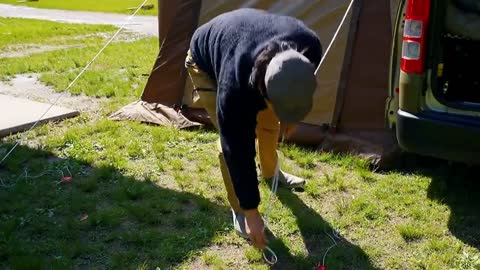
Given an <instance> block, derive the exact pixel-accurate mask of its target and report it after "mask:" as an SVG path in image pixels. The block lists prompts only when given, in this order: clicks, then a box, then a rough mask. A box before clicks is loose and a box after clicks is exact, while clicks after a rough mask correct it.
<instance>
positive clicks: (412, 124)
mask: <svg viewBox="0 0 480 270" xmlns="http://www.w3.org/2000/svg"><path fill="white" fill-rule="evenodd" d="M397 140H398V143H399V145H400V147H401V148H403V149H404V150H406V151H408V152H413V153H417V154H420V155H425V156H431V157H436V158H441V159H446V160H451V161H457V162H465V163H470V164H480V119H474V118H471V117H461V116H453V115H451V114H443V113H433V112H422V113H419V114H411V113H408V112H405V111H402V110H399V111H398V112H397Z"/></svg>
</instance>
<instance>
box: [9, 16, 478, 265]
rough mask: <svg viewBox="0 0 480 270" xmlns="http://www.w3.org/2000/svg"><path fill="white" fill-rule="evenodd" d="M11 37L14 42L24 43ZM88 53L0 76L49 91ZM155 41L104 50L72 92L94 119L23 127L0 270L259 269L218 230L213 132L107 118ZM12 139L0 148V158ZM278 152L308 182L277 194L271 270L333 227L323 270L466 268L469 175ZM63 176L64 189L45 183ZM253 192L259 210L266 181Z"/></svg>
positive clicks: (473, 239)
mask: <svg viewBox="0 0 480 270" xmlns="http://www.w3.org/2000/svg"><path fill="white" fill-rule="evenodd" d="M29 23H33V24H37V23H38V24H42V23H43V22H29ZM69 27H73V28H75V29H73V28H72V30H71V31H74V32H75V31H80V30H79V29H82V28H83V27H85V26H81V25H78V26H69ZM22 29H24V31H28V30H27V29H25V28H22ZM22 29H16V30H15V31H16V32H19V33H18V35H20V36H22V35H24V36H27V34H26V33H23V34H21V33H20V32H22ZM88 31H90V30H88ZM88 31H87V32H88ZM93 31H97V30H93ZM98 31H109V29H105V30H100V29H99V30H98ZM84 34H86V33H82V34H79V35H84ZM45 35H46V36H48V34H46V33H45ZM45 40H48V38H42V39H37V37H36V36H31V38H24V39H22V41H21V42H22V43H36V42H42V43H43V42H45ZM11 42H12V43H15V41H13V40H12V41H11ZM102 42H103V41H102V40H89V41H88V42H86V43H85V44H86V47H84V48H71V49H64V50H57V51H51V52H45V53H39V54H34V55H31V56H28V57H17V58H0V78H2V79H3V80H9V79H11V78H12V77H13V76H15V74H22V73H40V74H41V76H40V80H41V81H42V82H44V83H46V84H49V85H51V86H52V87H54V88H55V89H56V90H58V91H61V90H62V89H64V87H65V86H66V85H67V84H68V82H69V81H70V80H71V79H73V77H74V76H75V75H76V74H77V72H78V71H79V69H81V68H82V67H83V65H84V64H85V63H86V62H87V61H88V60H90V58H91V57H93V55H94V54H95V53H96V51H97V50H98V49H99V48H100V47H101V43H102ZM156 42H157V41H156V40H154V39H141V40H136V41H129V42H119V43H115V44H113V45H112V46H111V47H109V48H108V49H107V50H106V51H105V54H103V55H102V56H101V57H100V58H99V59H98V62H96V63H95V64H94V65H93V66H92V67H91V70H90V71H89V72H87V73H86V74H85V75H84V77H82V78H81V79H80V80H79V81H78V84H77V86H75V87H73V88H72V92H73V93H84V94H86V95H88V96H91V97H92V98H95V97H97V96H98V97H108V98H109V102H108V103H107V104H106V105H105V106H104V107H103V109H102V111H101V112H100V113H99V114H93V113H89V112H85V113H83V114H82V115H81V116H79V117H77V118H75V119H69V120H66V121H62V122H58V123H49V124H47V125H43V126H40V127H38V128H36V129H34V131H33V132H32V133H30V134H29V135H28V140H27V141H25V142H24V144H22V146H20V147H19V148H18V149H17V150H16V151H15V152H14V154H13V155H12V156H11V157H10V158H9V159H8V160H7V161H6V162H5V163H4V164H2V165H0V179H1V181H0V202H1V203H0V269H41V268H46V269H157V267H158V269H231V268H236V269H269V267H268V265H266V264H265V263H264V262H263V260H262V257H261V254H260V253H259V252H258V251H256V250H254V249H253V248H251V247H250V246H249V245H248V244H247V243H246V242H245V241H244V240H242V239H241V238H239V237H238V236H237V235H236V234H235V233H234V232H233V231H232V224H231V222H230V215H229V208H228V203H227V198H226V195H225V193H224V188H223V181H222V179H221V175H220V172H219V168H218V166H217V158H216V151H215V141H216V139H217V138H218V136H217V134H216V133H214V132H212V131H210V130H207V129H199V130H190V131H178V130H174V129H170V128H167V127H158V126H152V125H145V124H140V123H133V122H114V121H110V120H108V119H107V115H108V114H109V113H111V112H113V111H115V110H116V109H118V108H120V106H121V105H124V104H126V103H128V102H130V101H134V100H136V99H137V98H138V96H139V94H140V93H141V91H142V89H143V85H144V84H145V80H146V77H145V76H142V74H144V73H148V72H149V71H150V68H151V66H152V64H153V61H154V59H155V56H156V53H157V51H156V50H157V49H158V44H157V43H156ZM10 45H12V46H13V45H14V44H9V46H10ZM16 45H18V44H16ZM19 136H20V135H13V136H10V137H7V138H5V139H3V140H2V141H1V144H0V156H1V157H3V155H4V154H5V153H6V151H8V149H9V148H10V147H11V145H12V144H13V143H14V142H15V140H16V139H17V138H18V137H19ZM281 151H282V153H283V155H284V157H285V158H284V164H283V165H284V166H283V167H284V169H285V170H287V171H289V172H293V173H295V174H298V175H301V176H303V177H306V178H307V179H308V184H307V186H306V187H305V190H304V191H303V192H298V191H290V190H286V189H283V188H279V191H278V198H277V199H276V200H275V202H274V210H273V212H272V213H271V216H270V230H271V231H272V232H273V233H274V236H270V241H271V242H270V244H271V247H272V248H273V249H274V250H275V251H276V252H277V254H278V256H279V264H278V265H277V266H276V267H274V269H312V268H313V266H314V265H315V264H316V263H317V262H319V261H321V260H322V257H323V255H324V254H325V251H326V250H327V248H328V247H329V246H331V244H332V240H331V239H330V238H329V236H328V235H327V234H330V235H331V234H332V232H333V231H334V230H336V231H338V232H339V233H340V236H339V238H338V239H337V242H338V246H336V247H335V248H333V249H331V252H330V253H329V255H328V257H327V259H326V263H327V265H328V269H480V259H479V256H480V251H479V249H480V229H479V228H480V196H478V193H479V190H480V183H479V182H478V181H477V178H478V173H477V172H476V171H475V170H472V169H468V168H464V167H462V166H447V164H445V163H443V162H437V163H435V165H429V166H419V165H417V166H412V167H413V168H411V170H409V171H407V170H399V171H396V172H385V173H375V172H372V171H370V170H369V169H368V164H367V162H365V161H363V160H361V159H358V158H354V157H350V156H337V155H332V154H328V153H318V152H313V151H311V150H309V149H304V148H301V147H298V146H294V145H284V146H282V148H281ZM67 167H68V168H69V171H70V172H71V173H72V175H73V180H72V181H71V182H64V183H59V180H60V178H61V174H62V172H63V173H64V174H68V172H67V169H66V168H67ZM260 189H261V195H262V200H263V201H262V204H261V210H262V211H263V212H264V211H265V210H266V208H267V206H268V202H267V200H268V196H269V185H268V183H266V182H265V181H261V182H260Z"/></svg>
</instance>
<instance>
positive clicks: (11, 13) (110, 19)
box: [0, 0, 158, 36]
mask: <svg viewBox="0 0 480 270" xmlns="http://www.w3.org/2000/svg"><path fill="white" fill-rule="evenodd" d="M66 1H68V0H66ZM0 17H15V18H28V19H41V20H49V21H57V22H69V23H86V24H110V25H115V26H118V27H120V26H121V25H122V24H124V23H125V22H126V20H127V18H128V15H127V14H115V13H105V12H89V11H70V10H59V9H40V8H31V7H25V6H15V5H7V4H0ZM125 29H127V30H129V31H132V32H136V33H140V34H143V35H149V36H158V19H157V17H156V16H138V15H137V16H135V17H134V18H133V19H132V20H131V21H130V23H129V25H127V26H126V27H125Z"/></svg>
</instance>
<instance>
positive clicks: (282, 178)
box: [278, 170, 306, 188]
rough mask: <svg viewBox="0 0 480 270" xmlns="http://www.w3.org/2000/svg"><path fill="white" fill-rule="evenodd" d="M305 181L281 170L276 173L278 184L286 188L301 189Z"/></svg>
mask: <svg viewBox="0 0 480 270" xmlns="http://www.w3.org/2000/svg"><path fill="white" fill-rule="evenodd" d="M305 182H306V181H305V179H303V178H300V177H298V176H295V175H291V174H289V173H286V172H284V171H282V170H280V171H279V173H278V183H279V184H281V185H283V186H285V187H287V188H301V187H303V186H305Z"/></svg>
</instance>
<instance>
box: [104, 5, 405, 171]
mask: <svg viewBox="0 0 480 270" xmlns="http://www.w3.org/2000/svg"><path fill="white" fill-rule="evenodd" d="M397 2H398V0H391V1H378V0H355V2H354V5H353V8H352V10H351V12H350V13H349V14H348V17H347V20H346V22H345V24H344V26H343V27H342V29H341V31H340V33H339V35H338V38H337V39H336V40H335V43H334V44H333V47H332V49H331V51H330V53H329V54H328V55H327V57H326V58H325V64H324V65H323V66H322V67H321V68H320V70H319V72H318V73H317V80H318V88H317V91H316V93H315V99H314V107H313V110H312V111H311V113H310V114H309V115H308V116H307V118H306V119H305V120H304V121H303V122H302V124H301V125H300V127H299V128H298V129H297V131H296V132H295V133H294V134H293V135H292V136H291V137H290V138H288V140H289V141H291V142H296V143H301V144H309V145H315V146H318V148H319V150H328V151H334V152H350V153H354V154H361V155H365V156H369V157H372V158H373V160H374V161H375V162H380V163H382V162H383V161H385V160H388V158H389V157H390V156H391V155H390V154H391V153H393V152H394V151H393V150H395V149H396V142H395V139H394V137H393V136H394V135H393V133H392V132H391V131H390V130H388V129H387V128H386V121H385V106H386V99H387V97H388V75H389V61H390V50H391V40H392V24H393V19H392V17H393V15H394V13H395V7H396V3H397ZM158 4H159V14H158V21H159V54H158V57H157V59H156V62H155V64H154V67H153V69H152V72H151V74H150V77H149V79H148V82H147V85H146V87H145V89H144V92H143V94H142V97H141V100H139V101H138V102H135V103H133V104H130V105H128V106H126V107H124V108H122V109H121V110H120V111H118V112H116V113H114V114H113V115H112V116H111V118H112V119H116V120H124V119H130V120H139V121H144V122H149V123H156V124H160V125H171V126H174V127H176V128H188V127H192V126H197V125H200V124H208V123H209V119H208V116H207V115H206V113H205V111H204V110H202V109H201V108H196V107H195V106H194V105H193V104H192V101H191V93H192V86H191V84H190V80H187V77H188V75H187V71H186V69H185V67H184V61H185V56H186V53H187V50H188V47H189V43H190V39H191V36H192V35H193V32H194V31H195V29H196V28H197V27H198V26H199V25H202V24H203V23H205V22H207V21H208V20H209V19H211V18H213V17H215V16H216V15H219V14H221V13H224V12H227V11H230V10H235V9H238V8H244V7H250V8H259V9H264V10H267V11H269V12H272V13H277V14H286V15H291V16H294V17H297V18H299V19H301V20H303V21H304V22H305V23H306V24H307V25H308V26H309V27H311V28H312V29H313V30H314V31H316V33H317V34H318V36H319V38H320V40H321V42H322V46H323V47H324V50H325V49H326V47H327V45H328V44H329V43H330V41H331V40H332V37H333V35H334V33H335V31H336V30H337V27H338V26H339V24H340V21H341V19H342V18H343V16H344V14H345V11H346V10H347V7H348V5H349V4H350V0H295V1H291V0H159V1H158ZM178 108H182V110H181V111H180V112H178V110H175V109H178Z"/></svg>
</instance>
